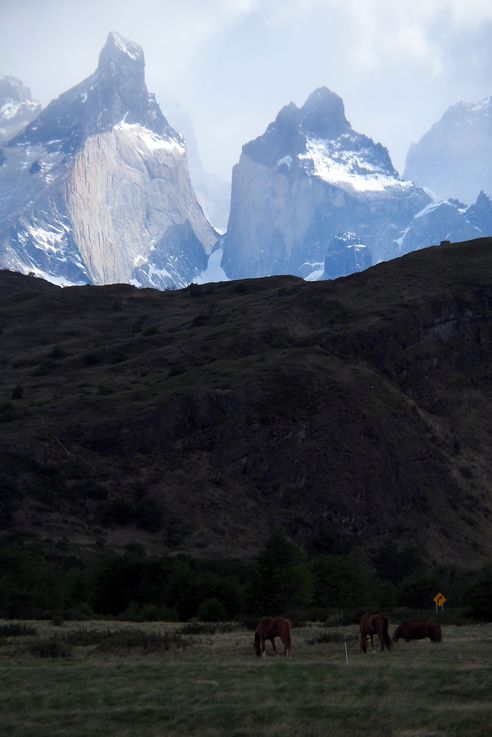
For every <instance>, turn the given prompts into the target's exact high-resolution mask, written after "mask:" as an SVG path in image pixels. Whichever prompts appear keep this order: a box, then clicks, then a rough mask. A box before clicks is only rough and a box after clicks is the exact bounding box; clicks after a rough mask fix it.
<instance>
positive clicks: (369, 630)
mask: <svg viewBox="0 0 492 737" xmlns="http://www.w3.org/2000/svg"><path fill="white" fill-rule="evenodd" d="M388 625H389V620H388V617H387V616H386V615H385V614H382V612H366V613H365V614H363V615H362V616H361V618H360V619H359V627H360V650H361V652H362V653H366V652H367V638H368V637H369V636H370V638H371V642H372V646H373V647H374V642H373V639H372V638H373V635H377V636H378V637H379V642H380V643H381V648H380V650H381V652H382V651H383V650H384V648H385V647H386V648H387V649H388V650H390V649H391V640H390V636H389V634H388Z"/></svg>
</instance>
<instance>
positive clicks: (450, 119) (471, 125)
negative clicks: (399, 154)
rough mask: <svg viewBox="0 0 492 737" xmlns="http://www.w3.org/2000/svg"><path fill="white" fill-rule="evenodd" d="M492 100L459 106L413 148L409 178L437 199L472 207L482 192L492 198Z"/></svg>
mask: <svg viewBox="0 0 492 737" xmlns="http://www.w3.org/2000/svg"><path fill="white" fill-rule="evenodd" d="M491 162H492V97H487V98H485V99H484V100H481V101H480V102H477V103H464V102H459V103H457V104H456V105H453V106H452V107H450V108H449V109H448V110H447V111H446V112H445V113H444V115H443V116H442V118H441V119H440V120H439V121H438V122H437V123H436V124H435V125H433V126H432V128H431V129H430V130H429V131H428V132H427V133H426V134H425V135H424V136H422V138H421V139H420V141H419V142H418V143H413V144H412V145H411V146H410V149H409V151H408V155H407V161H406V166H405V177H407V178H409V179H412V180H413V181H414V182H416V183H417V184H418V185H420V186H423V187H428V188H429V189H431V190H432V191H433V192H434V193H435V194H436V196H437V197H442V198H448V197H457V198H459V199H460V200H463V201H464V202H466V203H468V204H469V203H472V202H474V200H475V199H476V198H477V195H478V194H479V192H480V190H485V191H486V192H488V193H489V194H492V167H491Z"/></svg>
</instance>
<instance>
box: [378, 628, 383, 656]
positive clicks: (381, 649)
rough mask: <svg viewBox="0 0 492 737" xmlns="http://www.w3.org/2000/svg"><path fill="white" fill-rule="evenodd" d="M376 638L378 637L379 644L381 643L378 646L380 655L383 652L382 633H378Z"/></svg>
mask: <svg viewBox="0 0 492 737" xmlns="http://www.w3.org/2000/svg"><path fill="white" fill-rule="evenodd" d="M378 637H379V642H380V643H381V646H380V648H379V652H380V653H382V652H383V650H384V638H383V633H382V632H378Z"/></svg>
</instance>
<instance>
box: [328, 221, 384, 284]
mask: <svg viewBox="0 0 492 737" xmlns="http://www.w3.org/2000/svg"><path fill="white" fill-rule="evenodd" d="M369 266H372V255H371V252H370V250H369V249H368V248H367V246H365V245H364V244H363V243H360V239H359V238H358V237H357V236H356V234H355V233H350V232H348V233H338V235H335V236H334V237H333V238H332V241H331V243H330V245H329V247H328V251H327V253H326V256H325V268H324V272H323V275H322V277H321V278H322V279H336V278H337V277H339V276H348V275H349V274H353V273H355V272H357V271H364V270H365V269H368V268H369Z"/></svg>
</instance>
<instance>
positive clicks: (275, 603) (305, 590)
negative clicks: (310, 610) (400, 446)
mask: <svg viewBox="0 0 492 737" xmlns="http://www.w3.org/2000/svg"><path fill="white" fill-rule="evenodd" d="M312 593H313V576H312V573H311V570H310V567H309V565H308V563H307V557H306V554H305V552H304V550H303V549H302V548H301V547H300V546H299V545H296V544H295V543H292V542H290V541H289V540H288V539H287V538H286V536H285V534H284V533H283V531H282V530H280V529H276V530H275V531H274V532H273V534H272V536H271V538H270V541H269V542H268V544H267V546H266V548H265V550H264V551H263V553H261V554H260V556H259V557H258V561H257V565H256V570H255V572H254V574H253V578H252V581H251V582H250V585H249V586H248V587H247V591H246V597H245V603H246V608H247V609H248V610H249V612H250V613H254V614H256V615H267V614H275V615H280V614H284V615H295V614H296V613H297V612H299V611H300V610H302V609H303V608H305V607H307V606H309V604H310V602H311V598H312Z"/></svg>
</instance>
